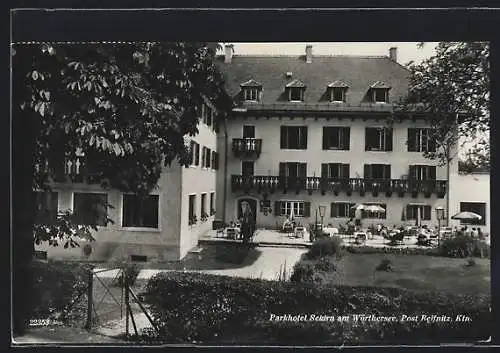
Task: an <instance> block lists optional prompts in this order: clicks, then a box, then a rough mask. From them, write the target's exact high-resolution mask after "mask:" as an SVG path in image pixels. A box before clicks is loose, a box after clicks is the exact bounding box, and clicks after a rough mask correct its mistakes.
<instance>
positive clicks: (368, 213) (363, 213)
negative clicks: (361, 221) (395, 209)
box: [361, 202, 387, 219]
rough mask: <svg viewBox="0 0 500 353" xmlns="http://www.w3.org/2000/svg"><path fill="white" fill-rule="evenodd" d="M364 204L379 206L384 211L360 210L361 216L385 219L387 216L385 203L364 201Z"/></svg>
mask: <svg viewBox="0 0 500 353" xmlns="http://www.w3.org/2000/svg"><path fill="white" fill-rule="evenodd" d="M364 205H367V206H369V205H375V206H380V207H382V208H383V209H384V211H368V210H361V218H372V219H373V218H375V219H386V218H387V205H386V204H385V203H372V202H370V203H364Z"/></svg>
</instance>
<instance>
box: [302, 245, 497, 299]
mask: <svg viewBox="0 0 500 353" xmlns="http://www.w3.org/2000/svg"><path fill="white" fill-rule="evenodd" d="M384 259H388V260H390V261H391V262H392V265H393V271H390V272H385V271H376V267H377V266H378V265H379V264H380V263H381V261H382V260H384ZM302 261H303V262H304V263H313V264H315V263H316V262H317V261H316V260H307V259H303V260H302ZM475 261H476V265H475V266H467V263H466V262H465V261H464V259H455V258H445V257H437V256H428V255H397V254H349V253H347V254H346V255H345V256H344V257H343V258H342V259H340V260H336V261H335V262H336V263H337V264H338V266H337V270H336V271H335V272H329V273H326V274H325V281H326V282H327V283H332V284H336V285H346V286H380V287H397V288H403V289H408V290H417V291H421V290H422V291H443V292H449V293H461V294H486V295H490V293H491V290H490V285H491V277H490V261H489V259H475Z"/></svg>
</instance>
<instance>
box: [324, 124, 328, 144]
mask: <svg viewBox="0 0 500 353" xmlns="http://www.w3.org/2000/svg"><path fill="white" fill-rule="evenodd" d="M323 149H324V150H327V149H328V128H327V127H326V126H323Z"/></svg>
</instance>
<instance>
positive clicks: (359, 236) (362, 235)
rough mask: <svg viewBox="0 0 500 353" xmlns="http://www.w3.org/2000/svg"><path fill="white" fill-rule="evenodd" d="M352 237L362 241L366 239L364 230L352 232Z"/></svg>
mask: <svg viewBox="0 0 500 353" xmlns="http://www.w3.org/2000/svg"><path fill="white" fill-rule="evenodd" d="M354 239H356V240H358V239H360V240H362V241H363V242H365V241H366V232H354Z"/></svg>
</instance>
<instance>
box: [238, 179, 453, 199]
mask: <svg viewBox="0 0 500 353" xmlns="http://www.w3.org/2000/svg"><path fill="white" fill-rule="evenodd" d="M231 188H232V191H233V192H238V191H243V192H245V193H250V192H256V193H258V194H260V193H264V192H265V193H274V192H275V191H283V192H284V193H286V192H288V191H289V190H290V191H292V192H296V193H297V194H299V193H300V192H301V191H307V192H308V193H309V195H312V193H313V192H321V194H322V195H325V194H326V193H333V194H334V195H338V194H339V193H340V192H345V193H346V194H347V195H348V196H350V195H352V193H353V192H356V193H359V194H360V195H361V196H364V195H365V194H366V193H371V194H372V195H373V196H375V197H377V196H379V194H385V196H387V197H390V196H392V194H393V193H395V194H397V195H398V196H400V197H404V196H405V195H407V194H408V195H411V196H412V197H418V195H419V194H420V193H423V194H424V197H431V195H432V194H436V195H437V197H439V198H444V196H445V194H446V190H447V182H446V180H409V179H361V178H350V179H334V178H321V177H282V176H258V175H255V176H254V175H251V176H243V175H232V176H231Z"/></svg>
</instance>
